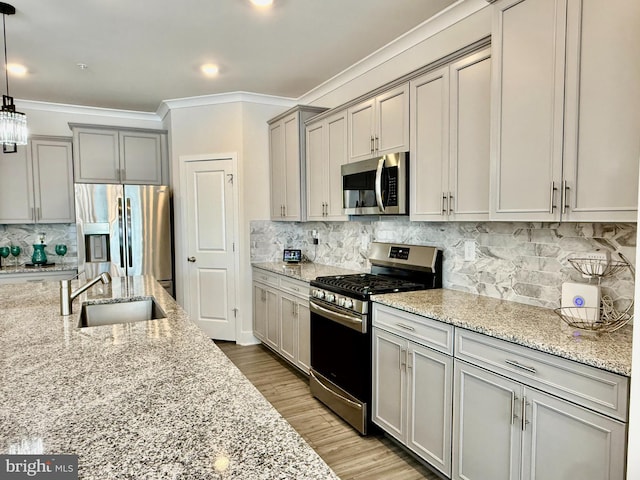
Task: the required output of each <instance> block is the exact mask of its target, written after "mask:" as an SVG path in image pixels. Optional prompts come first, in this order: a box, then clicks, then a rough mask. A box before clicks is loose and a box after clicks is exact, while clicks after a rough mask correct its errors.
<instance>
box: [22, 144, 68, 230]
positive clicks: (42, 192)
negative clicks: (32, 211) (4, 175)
mask: <svg viewBox="0 0 640 480" xmlns="http://www.w3.org/2000/svg"><path fill="white" fill-rule="evenodd" d="M31 160H32V165H33V186H34V197H35V208H36V221H37V222H39V223H75V221H76V216H75V210H74V191H73V155H72V153H71V138H53V137H52V138H48V137H33V138H32V139H31Z"/></svg>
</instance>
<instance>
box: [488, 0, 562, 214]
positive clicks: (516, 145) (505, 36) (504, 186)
mask: <svg viewBox="0 0 640 480" xmlns="http://www.w3.org/2000/svg"><path fill="white" fill-rule="evenodd" d="M492 8H494V17H493V33H492V40H491V48H492V49H493V58H492V62H493V66H494V71H493V75H492V92H491V98H492V100H491V101H492V103H493V104H492V125H491V130H492V139H491V163H492V174H491V182H492V185H491V195H492V199H491V218H492V219H495V220H515V221H518V220H534V221H557V220H559V219H560V208H559V202H560V197H559V193H560V191H559V190H560V183H561V176H562V141H563V125H562V120H563V102H564V98H563V94H564V51H565V40H564V38H565V36H564V35H565V28H564V27H565V18H566V0H524V1H523V0H503V1H500V2H497V3H495V4H494V5H493V7H492Z"/></svg>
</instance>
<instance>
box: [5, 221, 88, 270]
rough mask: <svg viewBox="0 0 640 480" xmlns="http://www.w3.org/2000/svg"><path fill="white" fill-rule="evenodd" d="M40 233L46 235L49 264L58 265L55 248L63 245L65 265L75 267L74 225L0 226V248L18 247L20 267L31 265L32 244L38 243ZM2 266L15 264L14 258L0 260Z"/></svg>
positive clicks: (75, 244)
mask: <svg viewBox="0 0 640 480" xmlns="http://www.w3.org/2000/svg"><path fill="white" fill-rule="evenodd" d="M41 232H44V233H46V234H47V237H46V243H47V247H46V248H45V251H46V252H47V260H48V261H49V262H53V263H58V262H59V257H58V256H57V255H56V253H55V247H56V244H58V243H64V244H65V245H66V246H67V254H66V255H65V257H64V262H65V265H75V264H77V259H78V249H77V243H78V240H77V236H76V224H75V223H71V224H67V223H50V224H37V225H36V224H24V225H0V246H5V245H7V246H8V245H19V246H20V248H21V249H22V253H21V254H20V256H19V257H18V262H19V263H20V264H21V265H24V264H25V263H31V255H32V254H33V244H35V243H39V241H40V240H39V238H40V237H39V235H40V233H41ZM2 262H3V263H2V264H3V266H4V265H5V264H6V263H7V262H9V264H13V262H15V259H14V257H12V256H9V257H8V258H7V259H6V260H5V259H2Z"/></svg>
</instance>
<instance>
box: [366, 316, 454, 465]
mask: <svg viewBox="0 0 640 480" xmlns="http://www.w3.org/2000/svg"><path fill="white" fill-rule="evenodd" d="M430 323H431V324H432V325H430ZM373 324H374V328H373V411H372V420H373V422H374V423H375V424H376V425H378V426H379V427H380V428H382V429H383V430H384V431H385V432H387V433H388V434H389V435H391V436H393V437H394V438H396V439H397V440H398V441H400V442H401V443H402V444H404V445H405V446H407V447H408V448H409V449H410V450H412V451H413V452H414V453H416V454H417V455H418V456H420V457H421V458H423V459H424V460H426V461H427V462H428V463H429V464H431V465H432V466H433V467H435V468H437V469H438V470H440V471H441V472H442V473H444V474H445V475H447V476H449V475H450V474H451V415H452V407H451V394H452V378H453V358H452V356H451V353H450V352H447V349H448V347H451V346H452V343H451V342H450V341H445V342H444V343H443V344H442V349H443V350H444V352H447V353H443V352H442V351H437V350H436V349H434V348H430V347H428V346H425V345H431V346H434V345H435V344H438V345H439V344H440V339H441V338H448V340H450V339H451V338H452V334H453V327H451V326H449V325H444V324H441V323H440V322H435V321H433V320H430V319H426V318H423V317H418V316H416V315H412V314H409V313H405V312H400V311H398V310H395V309H392V308H389V307H386V306H383V305H378V304H374V308H373ZM432 342H433V343H432ZM447 345H448V347H447Z"/></svg>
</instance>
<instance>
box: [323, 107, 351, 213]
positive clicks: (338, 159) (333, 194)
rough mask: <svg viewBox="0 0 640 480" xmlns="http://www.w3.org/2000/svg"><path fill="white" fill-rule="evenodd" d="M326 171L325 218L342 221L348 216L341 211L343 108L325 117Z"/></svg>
mask: <svg viewBox="0 0 640 480" xmlns="http://www.w3.org/2000/svg"><path fill="white" fill-rule="evenodd" d="M326 132H327V133H326V142H327V155H328V159H327V171H326V173H325V183H326V192H327V193H326V195H327V197H326V200H325V201H326V202H327V206H326V207H325V208H326V210H325V212H326V214H325V217H328V218H325V219H326V220H332V221H343V220H348V218H349V217H348V216H347V215H345V214H344V213H343V212H342V207H343V205H342V203H343V202H342V171H341V167H342V165H343V164H345V163H347V162H348V160H349V159H348V156H347V111H346V110H343V111H342V112H338V113H336V114H334V115H332V116H330V117H328V118H327V119H326Z"/></svg>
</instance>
